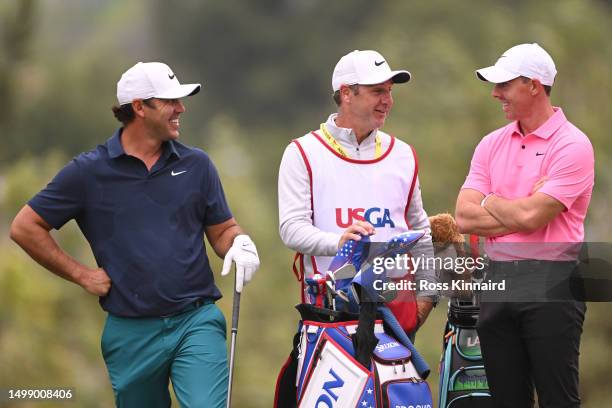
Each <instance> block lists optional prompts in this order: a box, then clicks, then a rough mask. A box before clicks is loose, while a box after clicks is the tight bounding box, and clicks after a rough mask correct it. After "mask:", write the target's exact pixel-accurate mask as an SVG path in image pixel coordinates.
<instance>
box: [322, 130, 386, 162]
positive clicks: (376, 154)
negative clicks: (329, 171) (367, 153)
mask: <svg viewBox="0 0 612 408" xmlns="http://www.w3.org/2000/svg"><path fill="white" fill-rule="evenodd" d="M321 133H323V136H325V139H326V140H327V143H329V145H330V146H331V148H332V149H334V150H335V151H336V152H338V154H339V155H340V156H342V157H347V158H348V157H349V155H348V154H346V151H344V149H343V148H342V146H340V143H338V141H337V140H336V139H334V137H333V136H332V135H331V133H329V131H328V130H327V126H325V123H321ZM374 143H375V150H374V158H375V159H378V158H379V157H380V156H381V154H382V142H381V141H380V137H378V133H377V134H376V137H375V138H374Z"/></svg>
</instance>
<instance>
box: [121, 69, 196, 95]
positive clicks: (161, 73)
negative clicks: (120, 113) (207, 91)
mask: <svg viewBox="0 0 612 408" xmlns="http://www.w3.org/2000/svg"><path fill="white" fill-rule="evenodd" d="M199 91H200V84H184V85H181V84H180V83H179V81H178V78H177V77H176V75H175V74H174V72H173V71H172V70H171V69H170V67H169V66H168V65H166V64H164V63H162V62H139V63H138V64H136V65H134V66H133V67H132V68H130V69H128V70H127V71H125V72H124V73H123V75H121V79H119V82H117V100H118V101H119V105H125V104H127V103H131V102H132V101H134V100H136V99H149V98H159V99H178V98H183V97H185V96H190V95H195V94H197V93H198V92H199Z"/></svg>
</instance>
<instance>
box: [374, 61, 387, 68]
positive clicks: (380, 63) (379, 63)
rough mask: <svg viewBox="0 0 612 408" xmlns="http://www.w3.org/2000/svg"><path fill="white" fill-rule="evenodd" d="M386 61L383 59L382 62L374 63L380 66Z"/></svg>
mask: <svg viewBox="0 0 612 408" xmlns="http://www.w3.org/2000/svg"><path fill="white" fill-rule="evenodd" d="M384 63H385V60H382V61H380V62H377V61H374V65H376V66H377V67H380V66H381V65H382V64H384Z"/></svg>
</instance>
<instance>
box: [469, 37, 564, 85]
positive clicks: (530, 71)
mask: <svg viewBox="0 0 612 408" xmlns="http://www.w3.org/2000/svg"><path fill="white" fill-rule="evenodd" d="M555 75H557V68H555V62H554V61H553V59H552V57H551V56H550V55H549V54H548V53H547V52H546V51H545V50H544V48H542V47H540V46H539V45H538V44H536V43H533V44H519V45H515V46H514V47H512V48H510V49H509V50H508V51H506V52H504V53H503V54H502V56H501V57H499V59H498V60H497V62H496V63H495V65H493V66H491V67H487V68H482V69H479V70H476V76H478V78H480V79H481V80H483V81H488V82H493V83H495V84H499V83H501V82H507V81H510V80H512V79H514V78H518V77H520V76H524V77H527V78H530V79H537V80H539V81H540V82H541V83H542V85H548V86H552V84H553V83H554V82H555Z"/></svg>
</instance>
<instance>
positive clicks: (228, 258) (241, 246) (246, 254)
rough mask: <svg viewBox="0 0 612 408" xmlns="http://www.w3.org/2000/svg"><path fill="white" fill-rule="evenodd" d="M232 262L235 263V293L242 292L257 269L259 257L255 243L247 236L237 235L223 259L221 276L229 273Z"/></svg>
mask: <svg viewBox="0 0 612 408" xmlns="http://www.w3.org/2000/svg"><path fill="white" fill-rule="evenodd" d="M232 261H234V262H236V292H238V293H240V292H242V287H243V286H244V285H246V284H247V283H249V281H250V280H251V279H253V275H255V271H257V269H259V255H257V248H255V243H254V242H253V241H252V240H251V238H249V236H248V235H237V236H236V238H234V243H233V244H232V247H231V248H230V250H229V251H227V254H226V255H225V258H224V259H223V270H222V271H221V276H225V275H227V274H228V273H230V269H231V267H232Z"/></svg>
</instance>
